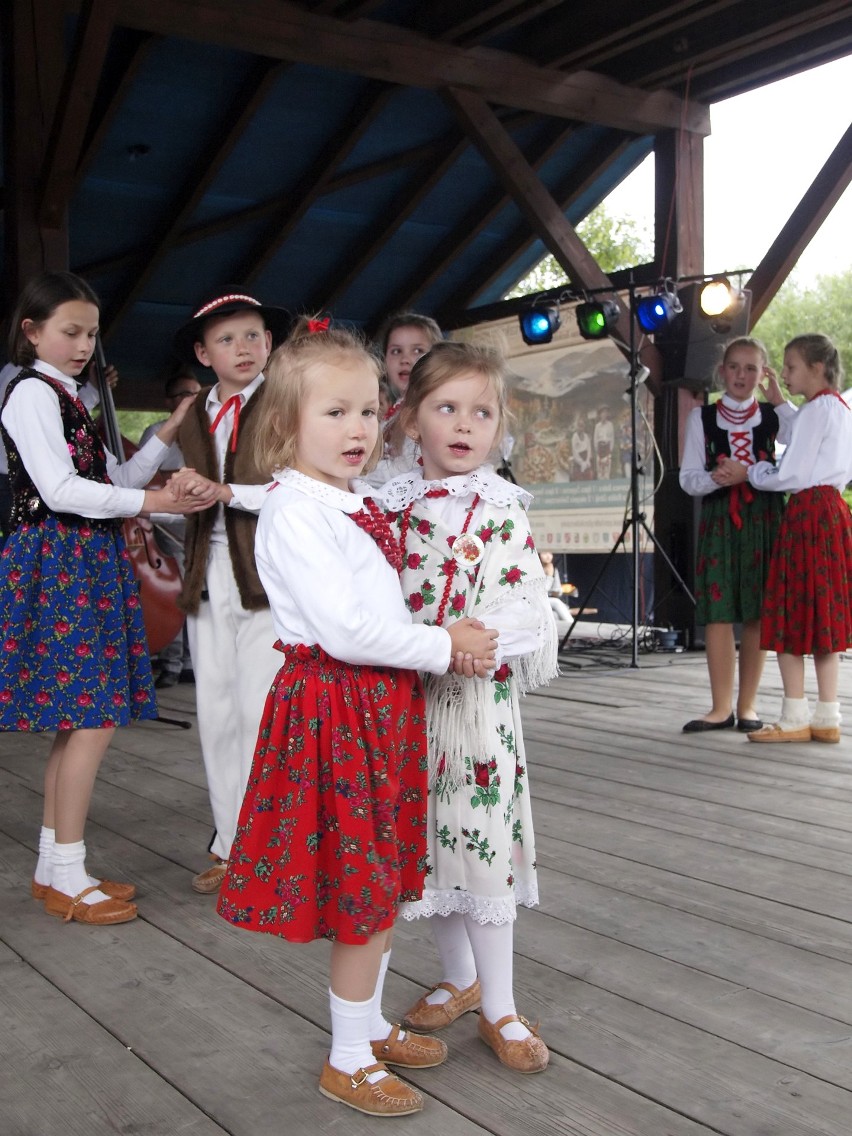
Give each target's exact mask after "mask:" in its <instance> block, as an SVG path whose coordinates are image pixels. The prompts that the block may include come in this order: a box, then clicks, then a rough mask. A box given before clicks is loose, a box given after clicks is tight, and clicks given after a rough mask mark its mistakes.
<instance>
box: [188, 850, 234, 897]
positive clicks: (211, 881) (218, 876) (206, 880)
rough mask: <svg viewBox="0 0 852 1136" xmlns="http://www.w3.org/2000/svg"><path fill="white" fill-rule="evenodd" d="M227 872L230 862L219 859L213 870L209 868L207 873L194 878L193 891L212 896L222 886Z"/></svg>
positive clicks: (200, 873) (201, 873)
mask: <svg viewBox="0 0 852 1136" xmlns="http://www.w3.org/2000/svg"><path fill="white" fill-rule="evenodd" d="M227 870H228V861H227V860H220V859H219V858H218V857H217V858H216V863H215V864H214V865H213V867H212V868H208V869H207V871H206V872H199V873H198V875H197V876H193V877H192V890H193V891H197V892H200V893H201V894H202V895H212V894H213V893H214V892H216V891H218V890H219V888H220V887H221V886H222V880H224V878H225V872H227Z"/></svg>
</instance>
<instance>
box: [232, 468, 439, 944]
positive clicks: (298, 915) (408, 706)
mask: <svg viewBox="0 0 852 1136" xmlns="http://www.w3.org/2000/svg"><path fill="white" fill-rule="evenodd" d="M356 517H357V519H356ZM395 550H396V551H397V552H398V549H397V546H396V542H395V539H391V533H390V530H389V529H388V526H387V522H386V520H385V518H384V515H383V514H382V513H380V512H379V511H378V510H376V509H375V508H373V509H372V510H371V508H370V504H369V503H366V502H365V500H364V499H363V498H362V496H361V495H360V494H357V493H348V492H345V491H343V490H341V489H339V488H336V487H335V486H332V485H328V484H325V483H323V482H319V481H315V480H314V479H312V478H309V477H306V476H304V475H303V474H300V473H297V472H295V471H293V470H285V471H283V472H281V473H279V474H276V476H275V485H274V487H273V488H272V489H271V490H270V491H269V493H268V499H267V501H266V502H265V503H264V505H263V508H262V509H261V514H260V519H259V523H258V542H257V563H258V570H259V572H260V574H261V578H262V580H263V583H264V587H265V588H266V590H267V593H268V595H269V600H270V606H271V610H272V617H273V622H274V623H275V628H276V633H277V634H278V635H279V638H280V640H281V643H279V645H278V646H279V649H280V650H282V651H283V652H284V662H283V665H282V667H281V669H280V671H279V672H278V675H277V677H276V679H275V681H274V682H273V684H272V688H271V690H270V692H269V696H268V698H267V700H266V706H265V709H264V713H263V718H262V721H261V726H260V732H259V734H258V741H257V749H256V751H255V756H254V763H253V766H252V771H251V774H250V776H249V782H248V789H247V791H246V795H245V799H244V801H243V806H242V810H241V812H240V818H239V823H238V826H237V836H236V840H235V842H234V845H233V849H232V852H231V857H230V862H229V868H228V872H227V874H226V876H225V880H224V883H223V886H222V891H221V893H220V899H219V913H220V915H222V916H223V917H224V918H225V919H227V920H228V921H229V922H231V923H234V924H236V925H238V926H240V927H244V928H246V929H248V930H253V931H264V932H269V933H272V934H277V935H281V936H282V937H283V938H286V939H288V940H290V941H291V942H307V941H310V940H312V939H316V938H327V939H331V940H337V941H339V942H343V943H361V942H364V941H365V939H366V938H367V937H368V936H370V935H375V934H377V933H378V932H380V931H382V930H385V929H387V928H388V927H390V926H392V925H393V922H394V919H395V918H396V912H397V906H398V904H399V902H400V901H401V900H412V899H416V898H418V897H419V896H420V895H421V893H422V888H423V878H424V874H425V865H426V858H425V852H426V796H427V783H426V730H425V704H424V699H423V691H422V686H421V683H420V679H419V677H418V675H417V673H416V669H415V668H418V667H422V668H423V669H429V668H430V667H431V668H432V669H433V670H435V671H443V670H445V669H446V667H447V665H448V662H449V642H448V637H447V636H446V635H445V634H444V633H443V632H438V631H437V630H434V629H432V630H429V631H428V632H427V629H425V628H422V627H414V626H412V624H411V621H410V619H409V618H408V616H407V613H406V611H405V607H404V604H403V602H402V597H401V594H400V591H399V578H398V574H397V568H396V567H391V564H390V559H391V558H393V556H394V552H395ZM397 563H398V560H397ZM326 648H328V650H327V649H326ZM331 651H333V654H331V653H330V652H331Z"/></svg>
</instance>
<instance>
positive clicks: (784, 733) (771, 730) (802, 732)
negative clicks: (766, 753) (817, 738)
mask: <svg viewBox="0 0 852 1136" xmlns="http://www.w3.org/2000/svg"><path fill="white" fill-rule="evenodd" d="M746 737H747V738H748V740H749V741H750V742H809V741H810V740H811V727H810V726H808V725H804V726H796V727H794V728H793V729H792V730H787V729H784V727H783V726H781V725H780V723H777V722H776V724H775V725H774V726H763V727H762V728H761V729H759V730H755V731H754V733H753V734H746Z"/></svg>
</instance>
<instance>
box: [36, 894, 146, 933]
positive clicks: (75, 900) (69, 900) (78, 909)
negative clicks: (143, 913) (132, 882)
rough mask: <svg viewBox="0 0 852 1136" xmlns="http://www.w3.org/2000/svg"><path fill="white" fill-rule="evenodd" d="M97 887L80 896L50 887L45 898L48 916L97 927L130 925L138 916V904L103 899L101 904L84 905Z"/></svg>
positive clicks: (45, 908)
mask: <svg viewBox="0 0 852 1136" xmlns="http://www.w3.org/2000/svg"><path fill="white" fill-rule="evenodd" d="M98 890H99V889H98V888H96V887H87V888H84V889H83V891H81V892H80V894H79V895H73V896H72V895H65V893H64V892H61V891H57V890H56V888H52V887H49V888H48V889H47V895H46V896H45V897H44V910H45V911H46V912H47V914H48V915H55V916H56V917H57V918H58V919H64V920H65V922H66V923H70V922H71V920H72V919H73V920H74V921H75V922H76V923H92V924H94V925H96V926H106V925H107V924H111V923H129V922H130V920H131V919H135V918H136V916H137V914H138V913H137V910H136V904H135V903H125V902H124V900H121V899H102V900H101V901H100V903H84V902H83V900H84V899H85V898H86V896H87V895H91V893H92V892H93V891H98Z"/></svg>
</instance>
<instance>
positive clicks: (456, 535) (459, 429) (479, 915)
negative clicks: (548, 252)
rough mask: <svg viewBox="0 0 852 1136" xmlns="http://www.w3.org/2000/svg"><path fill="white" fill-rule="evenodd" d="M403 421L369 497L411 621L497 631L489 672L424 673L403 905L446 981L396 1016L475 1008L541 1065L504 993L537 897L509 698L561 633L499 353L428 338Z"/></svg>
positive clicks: (421, 1020) (505, 1051)
mask: <svg viewBox="0 0 852 1136" xmlns="http://www.w3.org/2000/svg"><path fill="white" fill-rule="evenodd" d="M399 415H400V426H401V428H402V429H403V430H404V431H405V433H406V434H407V435H408V436H409V437H410V438H412V439H414V441H415V442H417V444H418V445H419V446H420V448H421V451H422V463H423V464H422V469H420V468H419V467H417V468H415V470H414V471H413V472H411V473H409V474H402V475H400V476H399V477H396V478H394V480H393V481H390V482H389V483H388V484H387V485H385V486H384V488H383V489H382V490H381V491H380V492H379V494H378V497H377V500H379V501H380V502H381V503H382V504H383V505H384V507H385V508H386V509H387V510H388V513H389V518H390V519H391V521H392V523H393V524H394V526H395V530H396V531H397V532H398V533H399V537H400V546H401V548H402V550H403V569H402V582H403V594H404V596H405V597H406V603H407V605H408V608H409V610H410V611H411V612H412V614H413V616H414V618H415V619H416V620H418V621H419V622H421V623H426V624H437V625H439V626H449V627H452V625H453V623H454V622H455V621H456V620H458V619H460V618H462V617H464V616H475V617H477V618H479V619H482V620H485V622H486V623H487V625H488V626H489V627H495V628H496V629H497V630H498V632H499V639H498V652H497V670H496V671H495V672H494V674H493V677H492V678H473V679H465V678H460V677H458V676H456V675H440V676H436V675H427V676H426V680H425V687H426V707H427V711H426V718H427V733H428V739H429V762H430V786H429V802H428V804H429V810H428V853H429V857H428V867H427V876H426V887H425V891H424V894H423V898H422V899H421V900H419V901H417V902H413V903H408V904H405V905H403V907H402V908H401V911H400V913H401V914H402V916H403V917H404V918H407V919H414V918H417V917H420V916H423V917H429V918H430V921H431V927H432V930H433V931H434V934H435V938H436V940H437V945H438V950H439V954H440V956H441V964H442V968H443V981H442V982H441V983H439V984H438V986H436V987H435V988H434V989H433V990H431V991H430V992H429V993H428V994H427V995H426V996H425V997H424V998H421V999H420V1001H419V1002H418V1003H417V1004H416V1005H415V1006H413V1007H412V1008H411V1009H410V1010H409V1012H408V1014H407V1015H406V1022H407V1024H409V1025H410V1026H411V1027H412V1028H416V1029H418V1030H420V1031H424V1032H429V1031H431V1030H435V1029H439V1028H441V1026H445V1025H448V1024H449V1023H450V1022H452V1021H454V1020H455V1018H457V1017H458V1016H459V1015H460V1014H462V1013H465V1012H466V1011H467V1010H473V1009H476V1008H477V1007H478V1006H479V1005H480V1001H481V1007H482V1013H481V1015H480V1018H479V1033H480V1036H481V1037H482V1039H483V1041H485V1043H486V1044H487V1045H489V1046H490V1047H491V1048H492V1049H493V1050H494V1052H495V1053H496V1054H497V1056H498V1058H499V1059H500V1060H501V1061H502V1062H503V1063H504V1064H505V1065H508V1066H509V1067H511V1068H513V1069H517V1070H519V1071H520V1072H524V1073H533V1072H538V1071H539V1070H541V1069H544V1067H545V1066H546V1065H547V1061H548V1056H549V1054H548V1050H547V1047H546V1046H545V1044H544V1042H543V1041H542V1040H541V1039H540V1038H539V1037H538V1036H537V1034H536V1032H535V1030H534V1029H532V1028H531V1027H530V1026H529V1023H527V1022H526V1021H525V1020H524V1019H522V1018H519V1017H518V1015H517V1013H516V1009H515V1002H514V995H513V988H512V986H513V984H512V962H513V928H514V920H515V917H516V907H517V905H518V904H521V905H523V906H526V907H530V906H533V905H535V904H536V903H537V902H538V886H537V882H536V862H535V842H534V837H533V828H532V814H531V808H530V792H529V785H528V783H527V766H526V760H525V756H524V746H523V739H522V735H521V721H520V713H519V706H518V696H519V694H520V693H522V692H524V691H526V690H528V689H530V688H532V687H534V686H537V685H539V684H541V683H543V682H547V681H548V680H549V679H551V678H552V677H553V676H554V675H555V674H556V670H557V668H556V636H555V628H554V623H553V620H552V618H551V615H550V609H549V606H548V602H547V585H546V581H545V577H544V571H543V569H542V566H541V563H540V561H539V558H538V554H537V552H536V549H535V545H534V543H533V539H532V536H531V534H530V529H529V525H528V523H527V517H526V512H525V508H526V506H527V505H528V504H529V501H530V495H529V494H528V493H527V492H526V491H525V490H523V489H521V488H519V487H518V486H516V485H513V484H510V483H509V482H507V481H504V480H503V479H502V478H500V477H498V476H497V474H496V473H495V472H494V470H493V468H492V466H491V465H490V464H488V459H489V455H490V454H492V453H493V451H494V450H495V446H497V445H498V444H499V442H500V439H501V436H502V434H503V429H504V417H505V388H504V366H503V362H502V360H501V358H500V357H499V356H498V355H497V354H496V353H495V352H493V351H490V350H486V349H482V348H477V347H473V346H470V345H467V344H461V343H449V342H444V343H438V344H435V346H434V347H432V349H431V350H430V352H429V354H428V355H426V356H424V357H423V358H422V359H420V360H418V362H417V363H416V364H415V366H414V368H413V370H412V372H411V378H410V382H409V386H408V390H407V392H406V395H405V399H404V401H403V404H402V407H401V409H400V411H399ZM415 1023H416V1024H415Z"/></svg>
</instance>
